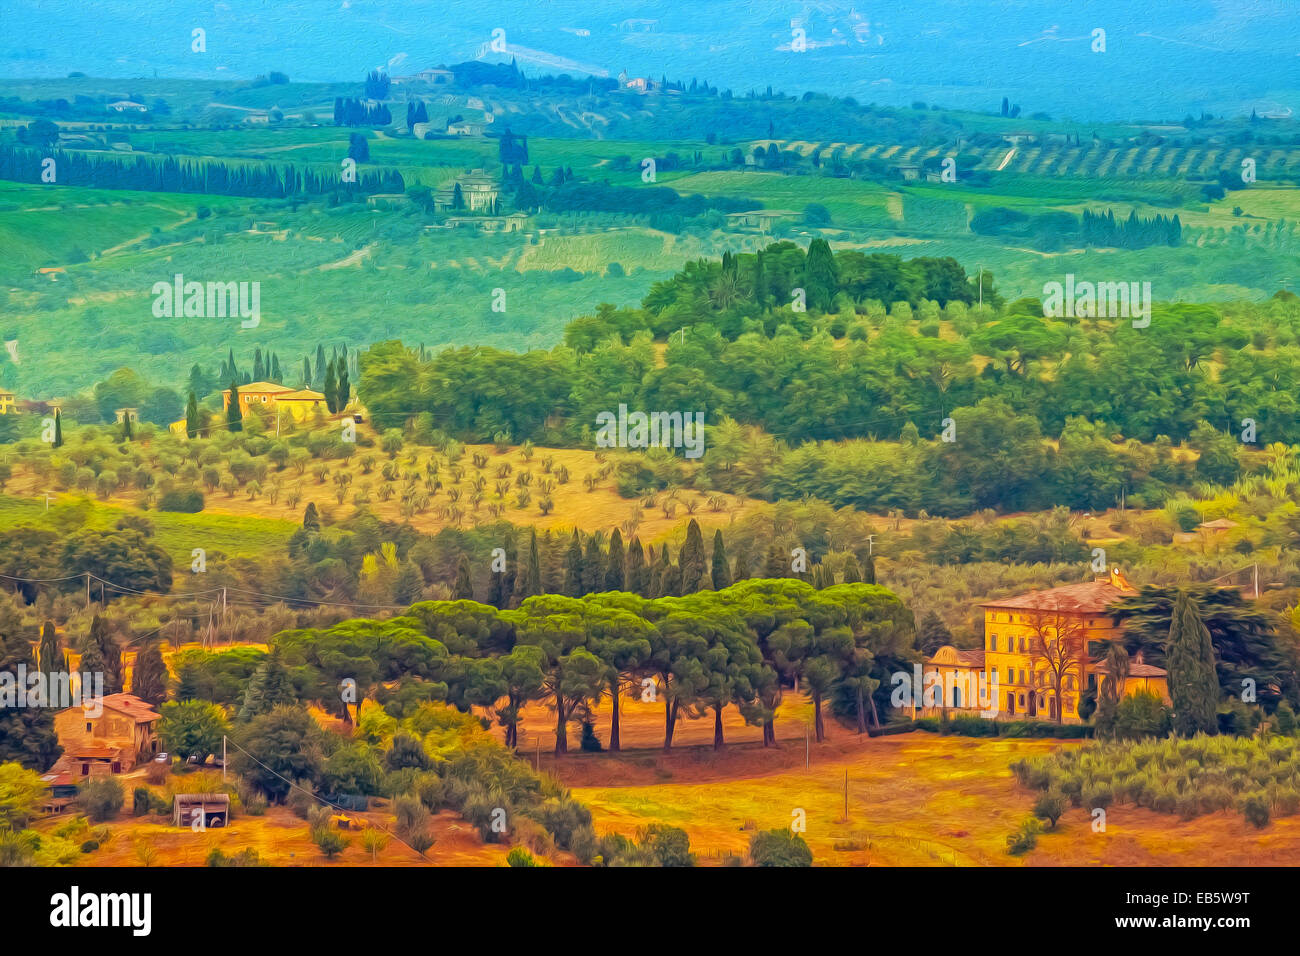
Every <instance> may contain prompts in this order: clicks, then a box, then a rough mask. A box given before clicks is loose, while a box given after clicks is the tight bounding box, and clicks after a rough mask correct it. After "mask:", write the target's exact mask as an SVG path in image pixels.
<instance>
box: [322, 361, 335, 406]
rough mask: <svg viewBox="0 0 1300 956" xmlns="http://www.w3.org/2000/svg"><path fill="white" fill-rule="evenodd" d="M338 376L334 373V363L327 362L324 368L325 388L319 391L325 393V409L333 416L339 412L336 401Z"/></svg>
mask: <svg viewBox="0 0 1300 956" xmlns="http://www.w3.org/2000/svg"><path fill="white" fill-rule="evenodd" d="M338 388H339V385H338V376H337V375H336V374H335V373H334V363H333V362H329V363H328V364H327V365H326V366H325V386H324V388H322V389H321V391H323V392H324V393H325V407H326V408H328V409H329V413H330V414H331V415H333V414H334V413H335V412H337V411H338V410H339V399H338Z"/></svg>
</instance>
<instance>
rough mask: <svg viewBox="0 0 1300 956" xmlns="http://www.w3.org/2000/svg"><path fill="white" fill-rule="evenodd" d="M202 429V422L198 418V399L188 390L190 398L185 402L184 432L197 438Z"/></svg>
mask: <svg viewBox="0 0 1300 956" xmlns="http://www.w3.org/2000/svg"><path fill="white" fill-rule="evenodd" d="M202 430H203V423H202V421H201V420H200V418H199V399H198V396H196V395H195V394H194V393H193V392H190V400H189V401H188V402H186V403H185V434H186V435H187V436H188V437H190V438H198V437H199V433H200V432H201V431H202Z"/></svg>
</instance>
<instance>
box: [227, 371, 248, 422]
mask: <svg viewBox="0 0 1300 956" xmlns="http://www.w3.org/2000/svg"><path fill="white" fill-rule="evenodd" d="M226 428H228V429H229V430H230V431H232V432H239V431H243V430H244V413H243V412H242V411H241V410H240V408H239V386H238V385H236V384H235V380H234V379H231V380H230V402H229V403H228V404H227V405H226Z"/></svg>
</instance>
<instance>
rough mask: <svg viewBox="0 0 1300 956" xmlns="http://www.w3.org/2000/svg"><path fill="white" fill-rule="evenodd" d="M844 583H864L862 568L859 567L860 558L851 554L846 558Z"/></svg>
mask: <svg viewBox="0 0 1300 956" xmlns="http://www.w3.org/2000/svg"><path fill="white" fill-rule="evenodd" d="M844 583H845V584H861V583H862V569H861V568H859V567H858V559H857V558H855V557H854V556H853V555H851V554H850V555H848V556H847V557H846V558H845V559H844Z"/></svg>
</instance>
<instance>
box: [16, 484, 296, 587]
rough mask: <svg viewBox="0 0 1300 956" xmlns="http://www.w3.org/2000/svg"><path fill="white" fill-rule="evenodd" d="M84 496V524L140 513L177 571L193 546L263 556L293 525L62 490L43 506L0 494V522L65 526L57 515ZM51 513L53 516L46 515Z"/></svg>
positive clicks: (99, 525) (277, 548)
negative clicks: (143, 506)
mask: <svg viewBox="0 0 1300 956" xmlns="http://www.w3.org/2000/svg"><path fill="white" fill-rule="evenodd" d="M78 501H85V504H86V505H87V506H88V507H87V508H86V514H87V517H86V522H85V525H84V526H85V527H88V528H95V529H104V528H111V527H112V526H113V525H114V524H115V523H116V522H117V521H118V519H120V518H122V517H123V516H125V515H128V514H134V515H140V514H143V515H144V516H145V517H146V518H148V519H149V521H151V522H152V523H153V526H154V536H155V537H156V538H157V539H158V543H159V544H160V545H162V547H163V548H164V549H165V550H166V551H167V553H168V554H170V555H171V556H172V560H173V561H174V562H175V565H176V569H177V571H180V570H183V569H186V568H188V567H189V566H190V561H191V555H192V552H193V550H194V549H195V548H202V549H203V550H204V551H206V552H207V554H208V555H209V556H210V557H211V556H215V555H225V556H226V557H231V558H236V557H250V558H252V557H265V556H266V555H268V554H278V553H280V552H281V551H282V550H283V549H284V547H285V545H286V544H288V541H289V537H290V536H291V535H292V534H293V532H294V530H295V529H296V528H297V527H298V526H297V525H296V524H295V523H294V522H292V521H279V520H277V519H275V518H254V517H247V516H242V515H239V516H236V515H219V514H206V513H199V514H193V515H191V514H171V513H168V512H161V511H148V512H140V511H136V510H134V509H126V508H118V507H115V506H113V505H107V504H104V503H102V502H98V501H90V500H88V499H77V498H75V497H73V496H71V495H62V496H60V500H59V501H56V502H51V503H50V510H49V511H47V510H46V506H45V502H44V501H43V500H42V499H29V498H16V497H14V496H12V495H7V494H0V528H5V529H8V528H12V527H15V526H17V525H36V526H37V527H44V528H51V529H56V530H63V529H65V527H66V526H65V525H63V524H61V523H60V522H61V516H64V515H66V514H67V512H68V511H69V510H76V503H77V502H78ZM52 519H53V520H52Z"/></svg>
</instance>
